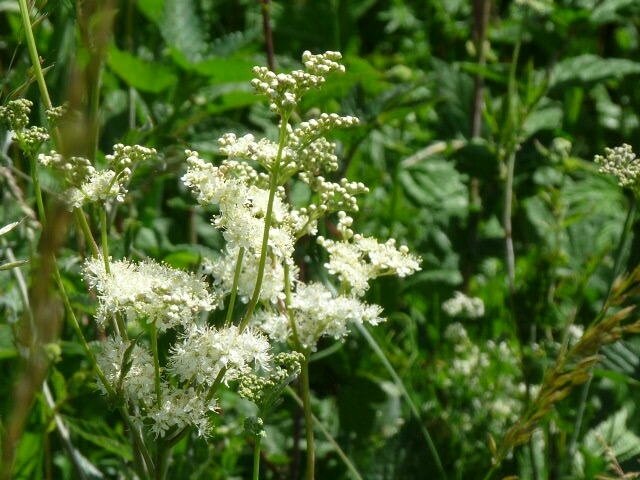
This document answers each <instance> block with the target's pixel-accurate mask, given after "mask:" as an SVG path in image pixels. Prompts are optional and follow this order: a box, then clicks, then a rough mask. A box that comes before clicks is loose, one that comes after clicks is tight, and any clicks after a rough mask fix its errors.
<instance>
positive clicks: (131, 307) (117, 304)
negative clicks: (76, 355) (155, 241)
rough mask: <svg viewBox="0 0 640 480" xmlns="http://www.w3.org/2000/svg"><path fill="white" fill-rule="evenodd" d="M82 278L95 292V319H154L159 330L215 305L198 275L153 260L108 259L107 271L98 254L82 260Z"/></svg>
mask: <svg viewBox="0 0 640 480" xmlns="http://www.w3.org/2000/svg"><path fill="white" fill-rule="evenodd" d="M84 278H85V281H86V282H87V283H88V284H89V286H90V287H91V288H93V289H95V290H96V291H97V292H98V311H97V314H96V319H97V321H98V323H104V322H105V320H106V319H107V318H108V317H110V316H112V315H116V314H122V315H124V316H125V317H126V318H127V320H129V321H136V320H139V321H144V322H148V323H152V322H155V324H156V326H157V328H158V330H160V331H161V332H162V331H165V330H167V329H169V328H173V327H176V326H178V325H184V326H189V325H190V324H191V323H192V322H193V321H194V320H195V318H196V317H197V315H198V314H199V313H200V312H202V311H207V310H212V309H214V308H215V307H216V306H217V305H218V298H217V296H216V295H215V294H213V293H211V292H210V291H209V289H208V288H207V285H206V283H205V282H204V281H203V280H202V279H201V278H200V277H199V276H197V275H194V274H192V273H187V272H183V271H182V270H177V269H175V268H171V267H168V266H167V265H163V264H160V263H157V262H155V261H153V260H143V261H142V262H139V263H134V262H131V261H129V260H118V261H115V262H110V263H109V272H107V271H106V270H105V266H104V261H103V260H102V259H101V258H92V259H90V260H88V261H87V262H86V264H85V268H84Z"/></svg>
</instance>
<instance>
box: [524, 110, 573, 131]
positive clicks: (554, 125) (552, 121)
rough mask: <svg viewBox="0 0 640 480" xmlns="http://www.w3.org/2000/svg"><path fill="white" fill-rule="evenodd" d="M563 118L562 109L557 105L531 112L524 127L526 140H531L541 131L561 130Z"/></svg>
mask: <svg viewBox="0 0 640 480" xmlns="http://www.w3.org/2000/svg"><path fill="white" fill-rule="evenodd" d="M562 116H563V112H562V108H560V107H559V106H557V105H551V106H546V107H543V108H539V109H537V110H535V111H533V112H531V114H530V115H529V116H528V117H527V119H526V120H525V122H524V125H523V126H522V130H523V133H524V136H525V138H530V137H532V136H533V135H534V134H536V133H537V132H539V131H541V130H556V129H558V128H560V127H561V126H562Z"/></svg>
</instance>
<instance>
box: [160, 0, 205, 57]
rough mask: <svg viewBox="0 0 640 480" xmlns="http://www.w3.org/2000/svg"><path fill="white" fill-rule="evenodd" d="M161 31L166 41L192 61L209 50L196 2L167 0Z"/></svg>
mask: <svg viewBox="0 0 640 480" xmlns="http://www.w3.org/2000/svg"><path fill="white" fill-rule="evenodd" d="M160 31H161V32H162V36H163V37H164V40H165V42H167V44H168V45H170V46H171V47H173V48H174V49H176V50H178V51H179V52H180V53H182V54H183V55H184V56H185V57H186V58H187V59H188V60H189V61H191V62H196V61H199V60H202V58H203V56H204V54H205V52H206V51H207V42H206V39H205V33H204V28H203V26H202V22H201V21H200V19H199V18H198V15H197V12H196V10H195V2H185V1H183V0H165V2H164V12H163V16H162V19H161V21H160Z"/></svg>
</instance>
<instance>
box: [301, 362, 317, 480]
mask: <svg viewBox="0 0 640 480" xmlns="http://www.w3.org/2000/svg"><path fill="white" fill-rule="evenodd" d="M300 380H301V386H302V408H303V410H304V426H305V433H306V439H307V470H306V474H305V479H306V480H314V478H315V466H316V461H315V440H314V436H313V412H312V411H311V388H310V387H309V355H306V356H305V359H304V362H303V363H302V371H301V372H300Z"/></svg>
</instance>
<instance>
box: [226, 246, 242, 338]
mask: <svg viewBox="0 0 640 480" xmlns="http://www.w3.org/2000/svg"><path fill="white" fill-rule="evenodd" d="M243 257H244V247H240V250H239V251H238V259H237V260H236V269H235V271H234V272H233V285H231V297H230V298H229V307H228V308H227V316H226V318H225V320H224V326H225V327H229V326H231V321H232V319H233V307H235V305H236V297H237V296H238V281H239V279H240V272H241V271H242V259H243Z"/></svg>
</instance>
